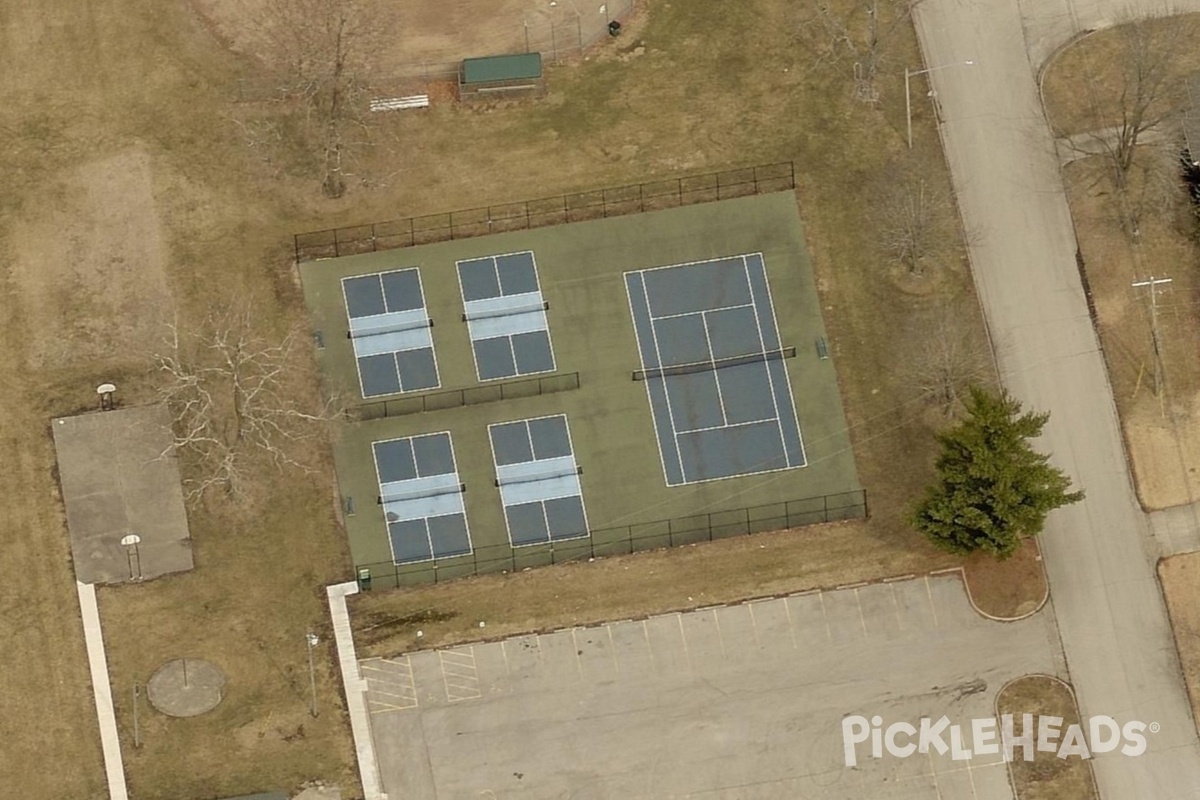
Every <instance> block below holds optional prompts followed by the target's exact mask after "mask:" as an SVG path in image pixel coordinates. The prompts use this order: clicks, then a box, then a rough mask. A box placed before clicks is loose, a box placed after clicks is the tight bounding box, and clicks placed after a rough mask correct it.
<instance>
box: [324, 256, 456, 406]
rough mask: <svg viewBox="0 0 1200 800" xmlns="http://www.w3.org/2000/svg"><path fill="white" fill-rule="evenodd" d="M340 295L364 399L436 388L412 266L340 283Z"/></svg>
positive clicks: (418, 284)
mask: <svg viewBox="0 0 1200 800" xmlns="http://www.w3.org/2000/svg"><path fill="white" fill-rule="evenodd" d="M342 294H343V296H344V298H345V301H346V316H347V318H348V320H349V327H350V329H349V333H348V335H349V337H350V339H351V341H352V342H353V344H354V357H355V360H356V361H357V362H358V378H359V385H360V388H361V390H362V395H363V397H379V396H381V395H387V394H398V393H400V392H415V391H421V390H423V389H436V388H437V387H438V386H439V385H440V381H439V379H438V369H437V359H436V358H435V357H434V353H433V331H432V330H431V329H432V327H433V320H432V319H430V318H429V316H428V314H426V312H425V294H424V291H423V290H422V287H421V274H420V271H419V270H418V269H417V268H416V267H411V268H409V269H402V270H396V271H393V272H382V273H377V274H374V275H356V276H354V277H350V278H343V279H342Z"/></svg>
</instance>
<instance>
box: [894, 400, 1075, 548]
mask: <svg viewBox="0 0 1200 800" xmlns="http://www.w3.org/2000/svg"><path fill="white" fill-rule="evenodd" d="M969 392H970V397H969V398H968V400H967V402H966V410H967V417H966V419H964V420H963V421H962V422H961V423H959V424H958V425H956V426H955V427H953V428H951V429H950V430H948V431H945V432H943V433H940V434H938V436H937V440H938V443H939V444H940V445H941V446H942V452H941V454H940V455H939V456H938V459H937V462H936V466H937V471H938V480H937V483H935V484H934V485H932V486H930V487H929V489H928V490H927V492H926V494H925V498H924V499H923V500H922V501H921V502H920V504H919V505H918V506H917V507H916V509H914V511H913V514H912V517H911V522H912V524H913V525H914V526H915V527H916V528H917V529H918V530H920V531H921V532H923V533H924V534H925V535H927V536H928V537H929V538H930V539H931V540H932V541H933V543H934V544H935V545H936V546H937V547H939V548H941V549H943V550H948V551H950V552H952V553H972V552H974V551H976V550H984V551H987V552H989V553H993V554H994V555H996V556H997V557H998V558H1002V559H1003V558H1007V557H1008V556H1010V555H1012V554H1013V552H1014V551H1016V549H1017V546H1018V545H1019V544H1020V542H1021V539H1022V538H1023V537H1026V536H1034V535H1036V534H1037V533H1039V532H1040V531H1041V530H1042V527H1043V526H1044V525H1045V523H1046V515H1047V514H1049V513H1050V512H1051V511H1053V510H1054V509H1056V508H1058V507H1060V506H1065V505H1069V504H1071V503H1077V502H1079V501H1080V500H1082V499H1083V492H1072V491H1070V488H1071V481H1070V479H1069V478H1068V477H1067V476H1066V475H1065V474H1064V473H1063V472H1062V471H1061V470H1059V469H1057V468H1055V467H1052V466H1050V464H1049V463H1048V462H1049V456H1046V455H1043V454H1041V453H1038V452H1037V451H1035V450H1034V449H1033V447H1032V446H1031V445H1030V443H1029V440H1030V439H1032V438H1034V437H1036V436H1038V435H1039V434H1041V432H1042V428H1043V427H1045V425H1046V421H1047V420H1048V419H1049V418H1050V415H1049V414H1035V413H1032V412H1028V413H1025V414H1022V413H1021V403H1020V402H1019V401H1017V400H1015V399H1013V398H1012V397H1011V396H1009V394H1008V393H1007V392H1003V393H1002V394H1000V395H995V394H992V393H991V392H988V391H987V390H985V389H981V388H979V387H971V388H970V390H969Z"/></svg>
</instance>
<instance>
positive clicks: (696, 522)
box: [355, 489, 868, 590]
mask: <svg viewBox="0 0 1200 800" xmlns="http://www.w3.org/2000/svg"><path fill="white" fill-rule="evenodd" d="M867 515H868V508H867V491H866V489H857V490H855V491H852V492H839V493H837V494H828V495H818V496H815V497H806V498H802V499H799V500H788V501H785V502H781V503H769V504H767V505H761V506H751V507H749V508H740V509H733V510H729V511H713V512H711V513H706V514H695V515H693V516H690V517H681V518H676V519H668V520H657V521H655V522H641V523H637V524H634V525H621V526H618V527H614V528H597V529H593V530H592V531H591V534H590V536H588V537H587V538H584V539H575V540H568V541H562V542H554V543H552V544H547V545H532V546H527V547H520V548H513V547H510V546H508V545H497V546H491V547H484V548H479V549H476V550H475V552H473V553H472V554H471V555H466V556H458V557H455V558H447V559H442V560H435V561H426V562H422V563H419V564H392V563H390V562H386V561H385V562H380V563H375V564H358V565H356V567H355V575H356V576H357V577H358V581H359V585H360V586H361V588H362V589H363V590H368V589H396V588H399V587H402V586H418V585H422V584H429V583H443V582H445V581H448V580H454V579H456V578H465V577H468V576H471V575H483V574H487V573H495V572H516V571H517V570H523V569H526V568H529V567H543V566H549V565H551V564H562V563H564V562H568V561H583V560H586V559H590V558H602V557H605V556H619V555H628V554H630V553H636V552H640V551H644V550H657V549H660V548H664V547H677V546H679V545H684V544H696V543H699V542H711V541H713V540H715V539H729V538H732V537H735V536H749V535H751V534H755V533H764V532H767V531H778V530H786V529H789V528H799V527H803V526H805V525H816V524H820V523H825V522H837V521H841V520H849V519H865V518H866V517H867Z"/></svg>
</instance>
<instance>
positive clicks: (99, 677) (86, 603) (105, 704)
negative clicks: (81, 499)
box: [75, 581, 129, 800]
mask: <svg viewBox="0 0 1200 800" xmlns="http://www.w3.org/2000/svg"><path fill="white" fill-rule="evenodd" d="M75 589H76V591H77V593H78V594H79V610H80V612H81V613H82V614H83V636H84V641H85V642H86V644H87V657H88V670H89V671H90V672H91V675H92V693H93V694H94V696H95V700H96V717H97V718H98V720H99V723H100V745H101V747H102V748H103V750H104V772H105V775H106V776H107V778H108V796H109V798H111V800H128V798H129V791H128V789H126V787H125V764H124V762H123V761H122V760H121V740H120V738H119V737H118V736H117V716H116V714H115V713H114V711H113V698H112V687H111V686H109V682H108V658H107V656H106V655H105V653H104V633H103V631H102V630H101V629H100V609H99V606H98V605H97V603H96V587H95V586H93V585H92V584H90V583H79V582H78V581H76V582H75Z"/></svg>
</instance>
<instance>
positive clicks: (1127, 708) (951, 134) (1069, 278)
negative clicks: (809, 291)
mask: <svg viewBox="0 0 1200 800" xmlns="http://www.w3.org/2000/svg"><path fill="white" fill-rule="evenodd" d="M1188 5H1191V6H1197V5H1200V4H1198V3H1197V2H1196V0H1188ZM1117 8H1118V5H1117V3H1107V2H1088V3H1081V4H1075V5H1074V6H1072V5H1070V4H1068V3H1066V2H1062V1H1061V0H1053V1H1051V2H1032V0H1027V2H1025V3H1023V4H1022V5H1018V4H1017V3H1014V2H1012V0H925V2H922V3H921V4H920V5H918V6H917V11H916V21H917V29H918V34H919V36H920V39H921V43H922V47H923V49H924V52H925V60H926V63H927V64H929V65H941V64H950V63H953V62H958V61H965V60H968V59H971V60H974V61H976V62H977V63H976V65H975V66H974V67H970V68H961V69H944V70H938V71H936V72H933V73H931V74H930V77H931V79H932V80H933V83H934V86H935V88H936V90H937V94H938V98H939V100H940V103H941V107H942V113H943V115H944V118H945V119H946V124H945V125H944V128H943V136H944V141H945V144H946V152H947V157H948V159H949V161H950V167H951V171H952V173H953V177H954V182H955V185H956V187H957V190H958V196H959V202H960V205H961V208H962V212H963V216H964V218H965V220H966V224H967V227H968V228H970V229H972V230H978V231H980V232H981V236H980V239H979V241H978V242H977V243H976V244H974V245H973V246H972V257H973V261H974V266H975V280H976V283H977V285H978V287H979V291H980V296H981V299H982V302H983V304H984V309H985V312H986V314H987V318H988V322H989V325H990V327H991V329H992V332H993V336H994V338H995V340H996V343H997V350H998V355H999V358H1000V363H1001V369H1002V371H1003V373H1004V381H1005V384H1006V385H1007V386H1008V387H1009V389H1010V390H1011V391H1012V392H1013V393H1014V394H1015V395H1016V396H1017V397H1018V398H1020V399H1021V400H1022V401H1024V402H1025V403H1027V404H1028V405H1029V406H1031V407H1034V408H1038V409H1044V410H1048V411H1050V412H1051V413H1052V415H1053V416H1052V419H1051V422H1050V425H1049V426H1048V427H1047V430H1046V434H1045V441H1044V442H1043V446H1044V447H1045V448H1047V449H1048V450H1050V451H1051V452H1052V453H1053V454H1054V460H1055V463H1057V464H1058V465H1059V466H1061V467H1063V468H1064V469H1066V470H1067V472H1068V473H1069V474H1070V475H1071V476H1072V477H1073V478H1074V479H1075V481H1076V483H1078V484H1079V485H1081V486H1083V487H1084V488H1085V489H1086V490H1087V492H1088V498H1087V500H1086V501H1085V502H1083V503H1080V504H1078V505H1076V506H1073V507H1071V508H1069V509H1065V510H1062V511H1059V512H1057V513H1055V514H1054V515H1053V516H1052V518H1051V520H1050V523H1049V525H1048V526H1047V530H1046V534H1045V536H1044V537H1043V542H1042V544H1043V549H1044V552H1045V554H1046V563H1047V569H1048V571H1049V574H1050V584H1051V589H1052V598H1053V608H1054V611H1055V613H1056V615H1057V619H1058V624H1059V629H1060V631H1061V635H1062V641H1063V646H1064V650H1065V652H1066V656H1067V661H1068V665H1069V667H1070V670H1071V677H1072V679H1073V681H1074V684H1075V688H1076V690H1077V691H1078V693H1079V698H1080V706H1081V711H1082V713H1083V714H1084V715H1085V716H1088V715H1094V714H1108V715H1111V716H1114V717H1117V718H1121V719H1130V718H1132V719H1139V720H1142V721H1145V722H1158V723H1159V724H1160V725H1161V726H1162V729H1161V731H1160V732H1159V733H1158V734H1155V735H1154V736H1153V737H1152V738H1151V740H1150V747H1149V751H1148V753H1147V754H1146V755H1144V756H1142V757H1140V758H1128V757H1124V756H1119V755H1105V756H1102V757H1100V758H1099V759H1097V761H1096V762H1095V767H1096V777H1097V779H1098V781H1099V783H1100V787H1101V792H1102V793H1103V796H1104V797H1106V798H1110V799H1111V800H1132V799H1133V798H1156V800H1158V799H1160V798H1161V799H1162V800H1176V799H1178V800H1183V799H1184V798H1197V797H1200V743H1198V741H1197V737H1196V729H1195V726H1194V724H1193V721H1192V717H1191V712H1190V710H1189V706H1188V702H1187V697H1186V694H1185V691H1184V687H1183V682H1182V678H1181V675H1180V672H1179V664H1178V659H1177V656H1176V654H1175V649H1174V645H1173V642H1172V638H1171V631H1170V627H1169V625H1168V621H1167V615H1166V609H1165V607H1164V605H1163V602H1162V598H1161V595H1160V593H1159V588H1158V583H1157V581H1156V578H1155V574H1154V560H1155V557H1156V554H1157V547H1156V545H1155V543H1154V541H1153V539H1152V537H1151V535H1150V532H1149V527H1148V524H1147V520H1146V517H1145V515H1144V514H1142V513H1141V511H1140V509H1139V508H1138V506H1137V503H1136V500H1135V497H1134V493H1133V488H1132V485H1131V483H1130V479H1129V475H1128V473H1127V471H1126V469H1125V462H1124V457H1123V451H1122V446H1121V440H1120V437H1119V434H1118V423H1117V418H1116V411H1115V408H1114V406H1113V402H1112V392H1111V389H1110V387H1109V385H1108V379H1107V375H1106V373H1105V369H1104V363H1103V360H1102V358H1101V356H1100V353H1099V351H1098V348H1097V342H1096V339H1095V336H1094V334H1093V331H1092V327H1091V323H1090V320H1089V319H1088V311H1087V306H1086V304H1085V301H1084V296H1083V292H1082V289H1081V286H1080V282H1079V278H1078V274H1077V270H1076V266H1075V243H1074V236H1073V233H1072V226H1071V220H1070V216H1069V213H1068V209H1067V203H1066V197H1065V195H1064V192H1063V188H1062V183H1061V179H1060V175H1059V172H1058V164H1057V157H1056V155H1055V148H1054V142H1053V140H1052V138H1051V136H1050V133H1049V131H1048V129H1047V127H1046V126H1045V124H1044V122H1043V119H1042V115H1041V109H1040V106H1039V103H1038V98H1037V91H1036V85H1035V80H1034V74H1035V65H1036V64H1038V63H1041V61H1042V60H1043V59H1044V58H1045V57H1047V56H1048V55H1049V54H1050V53H1051V52H1052V51H1053V49H1054V48H1055V47H1056V46H1057V45H1058V44H1060V43H1061V42H1063V41H1065V40H1066V39H1068V38H1069V37H1070V36H1071V34H1072V32H1073V31H1075V30H1079V29H1080V28H1081V27H1085V26H1089V25H1093V24H1095V22H1096V21H1098V20H1102V19H1115V18H1117V17H1118V16H1119V14H1118V12H1117V10H1116V9H1117Z"/></svg>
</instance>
